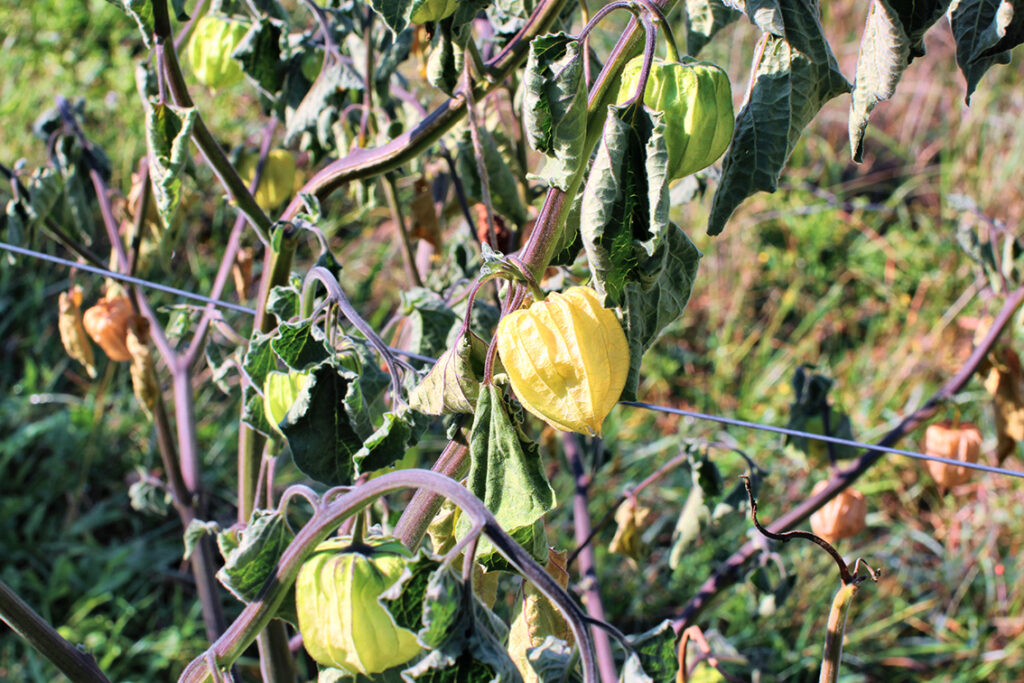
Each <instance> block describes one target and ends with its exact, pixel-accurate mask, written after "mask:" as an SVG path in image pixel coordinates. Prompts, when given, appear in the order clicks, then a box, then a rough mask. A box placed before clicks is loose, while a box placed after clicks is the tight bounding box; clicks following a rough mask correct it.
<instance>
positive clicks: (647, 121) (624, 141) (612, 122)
mask: <svg viewBox="0 0 1024 683" xmlns="http://www.w3.org/2000/svg"><path fill="white" fill-rule="evenodd" d="M664 130H665V127H664V122H663V118H662V116H661V115H660V114H658V113H655V112H652V111H651V110H649V109H647V108H645V107H644V106H643V105H642V103H640V102H637V103H635V104H632V105H629V106H621V107H620V106H610V107H609V108H608V118H607V119H606V120H605V125H604V131H603V132H602V135H601V142H600V146H599V147H598V150H597V155H596V157H595V158H594V163H593V166H592V167H591V170H590V176H589V178H588V179H587V184H586V187H585V188H584V190H583V204H582V211H581V215H580V233H581V234H582V236H583V245H584V248H585V249H586V252H587V260H588V261H589V262H590V270H591V272H592V273H593V275H594V281H595V285H596V289H597V291H598V292H600V293H601V294H604V296H605V304H606V305H611V306H620V305H622V304H623V292H624V289H625V286H626V282H627V281H629V280H631V279H633V277H634V276H635V273H636V272H637V271H638V270H640V269H641V261H642V260H645V258H649V257H651V256H652V255H653V254H654V251H655V250H656V249H657V247H658V246H659V245H660V243H661V241H662V240H663V238H664V233H665V232H666V229H667V227H668V192H667V187H666V185H667V182H666V168H667V164H668V153H667V151H666V147H665V138H664Z"/></svg>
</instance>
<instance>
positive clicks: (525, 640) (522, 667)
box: [508, 551, 573, 683]
mask: <svg viewBox="0 0 1024 683" xmlns="http://www.w3.org/2000/svg"><path fill="white" fill-rule="evenodd" d="M566 556H567V554H566V553H565V552H564V551H563V552H557V553H556V552H551V553H550V555H549V559H548V563H547V566H546V567H545V569H546V570H547V572H548V574H551V576H553V577H554V579H555V581H557V582H558V584H559V585H560V586H561V587H562V588H566V587H568V585H569V573H568V572H567V571H566V566H565V562H566ZM551 637H554V638H557V639H559V640H560V641H561V642H564V643H572V642H573V634H572V629H570V628H569V624H568V622H567V621H566V620H565V616H564V615H562V613H561V611H559V609H558V608H557V607H555V606H554V604H552V602H551V601H550V600H549V599H548V598H547V597H546V596H545V595H544V594H543V593H541V592H540V591H539V590H537V588H536V587H535V586H533V584H531V583H529V582H525V583H524V585H523V591H522V594H521V595H519V596H517V598H516V605H515V613H514V616H513V618H512V624H511V626H510V627H509V635H508V651H509V654H510V655H511V656H512V661H514V662H515V664H516V666H517V667H518V668H519V673H521V674H522V675H523V681H524V682H525V683H538V682H539V681H541V680H543V679H542V678H540V677H539V676H538V675H537V674H536V672H535V671H534V668H533V667H532V666H531V663H530V651H531V650H533V649H534V648H535V647H540V646H541V645H542V644H543V643H544V641H545V640H546V639H547V638H551Z"/></svg>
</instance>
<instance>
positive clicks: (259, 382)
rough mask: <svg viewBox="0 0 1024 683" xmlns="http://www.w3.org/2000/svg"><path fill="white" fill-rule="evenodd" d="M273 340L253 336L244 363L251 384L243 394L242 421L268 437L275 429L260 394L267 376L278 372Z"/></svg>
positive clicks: (259, 334)
mask: <svg viewBox="0 0 1024 683" xmlns="http://www.w3.org/2000/svg"><path fill="white" fill-rule="evenodd" d="M272 339H273V337H272V335H269V334H261V333H259V332H257V333H255V334H253V336H252V339H250V340H249V348H248V350H247V351H246V353H245V358H244V360H243V361H242V370H243V371H244V372H245V375H246V377H247V378H248V380H249V384H247V385H246V387H245V390H244V391H243V392H242V401H243V403H244V404H245V410H244V411H243V413H242V420H243V421H244V422H245V423H246V424H247V425H249V426H250V427H252V428H253V429H255V430H256V431H258V432H260V433H261V434H263V435H264V436H268V437H269V436H272V435H273V434H274V429H273V427H272V426H271V424H270V421H269V419H268V418H267V416H266V414H265V411H264V409H263V397H262V396H261V395H260V392H261V391H262V389H263V383H264V381H266V379H267V374H268V373H270V372H273V371H275V370H277V355H276V354H275V353H274V350H273V348H271V341H272Z"/></svg>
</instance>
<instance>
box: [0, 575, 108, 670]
mask: <svg viewBox="0 0 1024 683" xmlns="http://www.w3.org/2000/svg"><path fill="white" fill-rule="evenodd" d="M0 619H3V621H4V623H5V624H7V625H8V626H10V627H11V628H12V629H14V632H15V633H17V634H18V635H19V636H21V637H22V638H24V639H25V640H26V641H28V644H29V645H31V646H32V647H34V648H35V649H36V650H38V651H39V653H40V654H42V655H43V656H44V657H46V658H47V659H48V660H50V661H51V662H53V664H54V666H56V667H57V668H58V669H60V670H61V673H63V674H64V675H65V676H67V677H68V678H69V679H71V680H72V681H75V682H76V683H79V682H81V683H90V682H95V683H110V679H109V678H107V677H106V675H104V673H103V672H102V671H101V670H100V668H99V666H97V665H96V660H94V659H93V658H92V656H90V655H88V654H86V653H85V652H82V651H81V650H79V649H78V648H77V647H75V646H74V645H72V644H71V643H69V642H68V641H67V640H65V639H64V638H63V637H62V636H61V635H60V634H59V633H57V631H55V630H54V628H53V627H52V626H50V625H49V624H48V623H46V620H45V619H43V618H42V617H41V616H39V614H38V613H37V612H36V611H35V610H34V609H32V608H31V607H30V606H29V605H28V603H26V602H25V601H24V600H22V599H21V598H19V597H18V596H17V595H16V594H15V593H14V591H12V590H11V589H10V587H9V586H8V585H7V584H6V583H4V582H3V581H0Z"/></svg>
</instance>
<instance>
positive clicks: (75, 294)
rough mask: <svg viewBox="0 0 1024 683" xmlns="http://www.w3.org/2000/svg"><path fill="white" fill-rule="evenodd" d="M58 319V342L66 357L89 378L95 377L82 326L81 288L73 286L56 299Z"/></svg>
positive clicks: (90, 353)
mask: <svg viewBox="0 0 1024 683" xmlns="http://www.w3.org/2000/svg"><path fill="white" fill-rule="evenodd" d="M58 305H59V307H60V317H59V318H58V319H57V329H58V330H60V341H61V343H62V344H63V345H64V350H65V351H67V352H68V355H69V356H71V357H72V358H74V359H75V360H77V361H78V362H79V363H81V364H82V365H84V366H85V369H86V372H88V373H89V376H90V377H95V376H96V366H95V358H94V357H93V354H92V346H91V345H90V344H89V337H87V336H86V332H85V327H83V326H82V288H81V287H79V286H78V285H75V286H74V287H72V288H71V289H69V290H68V291H66V292H61V293H60V297H59V298H58Z"/></svg>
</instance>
